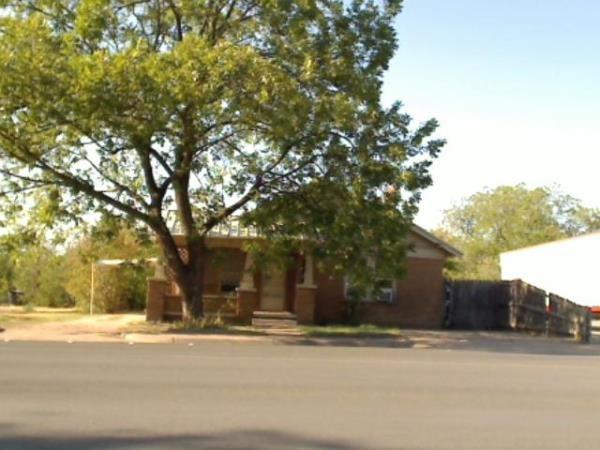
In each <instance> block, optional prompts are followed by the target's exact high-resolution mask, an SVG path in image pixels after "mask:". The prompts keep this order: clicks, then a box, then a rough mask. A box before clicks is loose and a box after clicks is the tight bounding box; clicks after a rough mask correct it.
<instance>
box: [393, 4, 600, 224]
mask: <svg viewBox="0 0 600 450" xmlns="http://www.w3.org/2000/svg"><path fill="white" fill-rule="evenodd" d="M397 31H398V37H399V41H400V45H399V49H398V51H397V53H396V55H395V57H394V59H393V61H392V64H391V66H390V70H389V71H388V73H387V75H386V78H385V82H384V92H383V100H384V102H385V103H391V102H392V101H396V100H399V101H401V102H402V103H403V104H404V106H405V111H406V112H408V113H409V114H410V115H411V116H413V118H414V120H415V122H416V123H418V122H422V121H424V120H426V119H428V118H431V117H435V118H436V119H438V121H439V122H440V124H441V126H440V128H439V130H438V132H437V134H436V136H437V137H442V138H445V139H446V140H447V141H448V143H447V145H446V146H445V147H444V149H443V150H442V153H441V155H440V157H439V158H438V159H437V160H436V161H435V162H434V165H433V167H432V171H431V173H432V176H433V182H434V185H433V186H432V187H430V188H428V189H427V190H426V191H425V192H424V193H423V198H422V202H421V210H420V212H419V214H418V216H417V218H416V222H417V223H418V224H420V225H422V226H424V227H426V228H435V227H436V226H437V225H438V224H439V223H440V221H441V219H442V215H443V211H444V210H445V209H448V208H450V207H451V206H452V205H454V204H456V203H457V202H459V201H460V200H461V199H463V198H465V197H468V196H469V195H471V194H474V193H475V192H478V191H481V190H483V189H485V188H493V187H495V186H499V185H503V184H517V183H521V182H522V183H525V184H526V185H528V186H530V187H535V186H544V185H554V184H558V185H560V186H561V188H562V190H563V191H564V192H566V193H568V194H570V195H573V196H574V197H576V198H579V199H581V200H582V202H583V204H584V205H585V206H588V207H600V1H598V0H543V1H542V0H503V1H497V0H405V5H404V10H403V12H402V14H401V15H400V16H399V18H398V20H397Z"/></svg>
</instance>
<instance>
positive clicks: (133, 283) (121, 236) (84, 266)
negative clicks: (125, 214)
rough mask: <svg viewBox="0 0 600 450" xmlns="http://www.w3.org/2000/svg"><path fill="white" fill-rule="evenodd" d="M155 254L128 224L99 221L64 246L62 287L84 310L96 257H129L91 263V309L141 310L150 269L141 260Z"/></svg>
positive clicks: (98, 258)
mask: <svg viewBox="0 0 600 450" xmlns="http://www.w3.org/2000/svg"><path fill="white" fill-rule="evenodd" d="M115 226H116V227H117V228H116V229H115V228H114V227H115ZM155 255H156V248H155V247H154V246H153V245H151V244H150V243H149V242H148V241H146V240H145V239H144V238H143V237H142V238H140V236H139V235H138V234H137V233H136V232H135V231H134V230H132V229H131V228H127V227H123V226H122V224H120V225H119V224H115V223H108V222H107V221H102V222H100V224H99V225H98V226H97V227H96V228H95V229H94V230H92V232H91V233H90V234H89V235H88V236H86V237H84V238H82V239H80V240H79V241H77V242H76V243H75V244H74V245H72V246H71V247H70V248H69V249H68V250H67V252H66V255H65V258H66V261H67V263H66V283H65V288H66V290H67V292H68V293H69V294H70V296H71V297H72V298H73V299H74V300H75V302H76V304H77V306H78V307H79V308H80V309H81V310H83V311H88V310H89V306H90V305H89V301H90V292H91V291H90V290H91V275H92V273H91V271H92V263H93V262H96V261H98V260H100V259H122V260H125V261H129V262H128V263H126V264H123V265H120V266H116V267H114V266H101V265H96V266H95V269H94V271H95V273H94V277H95V280H94V284H95V288H94V309H95V311H97V312H116V311H125V310H141V309H143V308H144V307H145V304H146V278H147V277H148V276H149V275H150V274H151V273H152V270H153V269H152V267H151V265H150V264H146V263H143V262H142V261H141V260H143V259H145V258H149V257H153V256H155ZM133 260H140V261H139V262H137V263H136V262H132V261H133Z"/></svg>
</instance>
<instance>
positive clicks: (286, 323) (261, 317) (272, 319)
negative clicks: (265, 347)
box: [252, 311, 298, 328]
mask: <svg viewBox="0 0 600 450" xmlns="http://www.w3.org/2000/svg"><path fill="white" fill-rule="evenodd" d="M252 325H253V326H255V327H263V328H293V327H296V326H298V318H297V317H296V314H293V313H291V312H289V311H254V313H253V314H252Z"/></svg>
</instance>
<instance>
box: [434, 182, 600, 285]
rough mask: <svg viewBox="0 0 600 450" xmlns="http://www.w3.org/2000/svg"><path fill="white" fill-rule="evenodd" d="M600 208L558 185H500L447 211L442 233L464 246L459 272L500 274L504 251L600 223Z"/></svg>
mask: <svg viewBox="0 0 600 450" xmlns="http://www.w3.org/2000/svg"><path fill="white" fill-rule="evenodd" d="M599 219H600V211H599V210H595V209H589V208H585V207H584V206H582V205H581V202H580V201H579V200H577V199H575V198H573V197H571V196H569V195H566V194H564V193H563V192H561V191H560V190H559V189H558V188H556V187H553V188H548V187H540V188H534V189H528V188H527V187H526V186H525V185H523V184H519V185H516V186H500V187H497V188H495V189H488V190H486V191H483V192H479V193H476V194H474V195H472V196H471V197H469V198H467V199H466V200H464V201H463V202H462V203H461V204H458V205H456V206H455V207H453V208H451V209H449V210H447V211H446V212H445V216H444V221H443V225H442V228H441V229H439V230H437V232H436V234H437V235H438V236H439V237H440V238H441V239H444V240H446V241H447V242H449V243H451V244H452V245H454V246H456V247H457V248H459V249H461V251H463V253H464V257H463V258H462V259H461V260H457V261H453V262H452V263H451V266H449V267H448V268H447V269H448V273H449V275H450V276H451V277H453V278H462V279H498V278H499V277H500V266H499V255H500V253H502V252H506V251H509V250H514V249H518V248H522V247H527V246H531V245H536V244H540V243H544V242H549V241H553V240H557V239H561V238H566V237H570V236H575V235H578V234H582V233H587V232H590V231H594V230H596V229H600V221H599Z"/></svg>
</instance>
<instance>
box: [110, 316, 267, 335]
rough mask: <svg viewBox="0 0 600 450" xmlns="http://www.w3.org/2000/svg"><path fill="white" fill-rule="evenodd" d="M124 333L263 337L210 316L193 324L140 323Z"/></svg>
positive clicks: (255, 332) (252, 330) (258, 331)
mask: <svg viewBox="0 0 600 450" xmlns="http://www.w3.org/2000/svg"><path fill="white" fill-rule="evenodd" d="M121 332H122V333H125V334H128V333H140V334H163V333H176V334H223V335H227V334H230V335H244V336H263V335H265V334H266V333H265V332H264V331H263V330H259V329H256V328H254V327H251V326H242V325H234V324H230V323H227V322H225V321H223V319H222V318H221V317H218V316H208V317H205V318H203V319H200V320H195V321H191V322H183V321H177V322H140V323H134V324H131V325H127V326H125V327H123V328H122V329H121Z"/></svg>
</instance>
